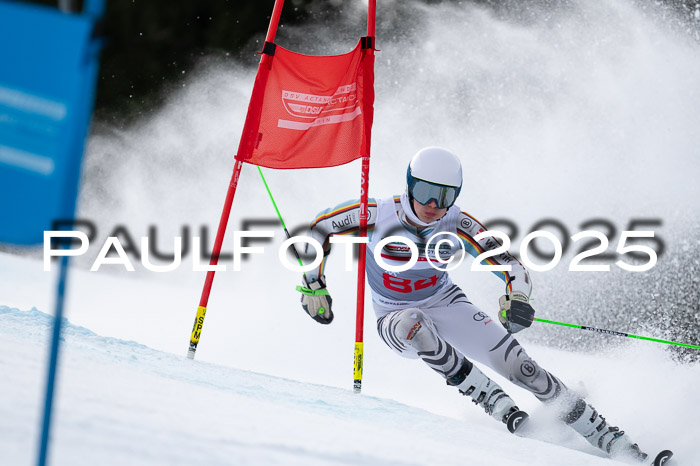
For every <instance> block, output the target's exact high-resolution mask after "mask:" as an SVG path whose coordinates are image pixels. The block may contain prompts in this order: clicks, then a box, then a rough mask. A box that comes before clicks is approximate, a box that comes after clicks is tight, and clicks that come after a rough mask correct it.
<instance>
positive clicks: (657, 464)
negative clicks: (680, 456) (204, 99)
mask: <svg viewBox="0 0 700 466" xmlns="http://www.w3.org/2000/svg"><path fill="white" fill-rule="evenodd" d="M672 456H673V452H672V451H671V450H664V451H662V452H661V453H659V454H658V455H656V458H654V462H653V463H651V464H652V466H662V465H664V464H666V462H667V461H668V460H670V459H671V457H672Z"/></svg>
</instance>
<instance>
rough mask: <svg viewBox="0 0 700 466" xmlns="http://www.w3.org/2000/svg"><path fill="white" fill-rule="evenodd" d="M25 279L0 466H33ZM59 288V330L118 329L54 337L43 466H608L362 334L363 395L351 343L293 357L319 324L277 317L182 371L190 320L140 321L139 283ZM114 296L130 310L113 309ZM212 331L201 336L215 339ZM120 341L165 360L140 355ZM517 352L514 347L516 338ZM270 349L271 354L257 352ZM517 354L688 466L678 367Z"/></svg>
mask: <svg viewBox="0 0 700 466" xmlns="http://www.w3.org/2000/svg"><path fill="white" fill-rule="evenodd" d="M40 269H41V263H40V262H38V261H34V260H31V259H21V258H17V257H14V256H8V255H5V254H3V255H0V270H2V271H3V272H8V271H12V275H13V276H12V277H11V278H8V276H7V274H6V273H4V276H3V277H2V278H3V280H2V282H1V284H0V296H2V297H3V299H4V300H5V302H8V303H13V304H11V305H9V306H8V305H0V341H1V342H2V343H1V348H2V351H0V373H2V374H3V382H2V384H0V396H1V399H2V402H1V403H0V455H1V456H2V458H3V464H11V465H24V464H31V463H32V462H33V461H34V460H35V451H36V445H37V439H38V432H39V426H40V420H41V408H42V406H43V403H42V397H43V390H44V377H45V363H46V356H47V343H48V340H49V335H50V323H51V317H50V316H48V315H47V314H46V313H44V312H42V311H41V310H39V309H36V308H31V306H29V305H27V304H18V303H21V302H25V303H29V302H36V303H39V307H40V308H44V307H45V306H49V307H50V304H48V303H46V302H45V299H44V298H43V297H42V296H41V294H43V292H44V291H45V290H44V289H43V288H42V287H41V286H39V287H36V288H34V289H33V290H32V284H42V283H47V282H50V281H51V280H48V279H47V277H44V280H38V281H37V280H36V274H39V273H43V272H40ZM46 275H51V274H46ZM70 279H71V280H72V281H71V283H72V286H71V289H72V291H71V295H72V297H71V298H70V303H71V305H70V306H69V307H70V311H71V312H70V314H69V316H68V317H69V320H73V321H78V322H92V321H94V319H95V318H96V317H95V316H94V315H91V314H97V315H98V317H97V319H98V320H99V319H101V320H105V316H107V315H109V316H111V318H108V319H106V320H107V321H114V322H117V321H121V322H122V324H123V329H119V328H118V326H116V325H113V326H111V327H113V328H112V330H111V331H110V332H107V333H109V334H120V333H121V334H123V335H124V336H125V338H123V339H118V338H113V337H106V336H100V335H98V334H96V333H95V332H93V331H92V330H90V329H88V328H86V327H83V326H78V325H75V324H68V325H67V326H66V327H65V328H64V342H63V353H62V359H61V361H62V364H61V372H60V375H59V379H58V391H57V401H56V404H55V406H56V411H55V417H54V430H53V443H52V451H51V453H52V457H51V459H52V461H53V464H56V465H67V464H101V465H123V464H143V465H159V464H162V465H173V464H251V465H258V464H284V465H288V464H299V465H302V464H303V465H317V464H318V465H321V464H368V465H375V464H376V465H384V464H387V465H388V464H391V465H404V464H405V465H432V464H454V465H461V464H465V463H469V464H477V465H510V464H513V465H516V464H517V465H522V464H543V465H552V466H554V465H562V464H566V465H593V464H606V462H608V463H607V464H610V463H609V461H610V460H607V459H603V458H599V457H598V456H597V452H596V451H595V450H594V449H593V448H592V447H590V446H588V444H587V443H585V441H583V440H582V439H580V438H578V437H576V435H574V434H572V433H571V432H568V430H567V429H562V428H561V427H560V426H559V425H558V424H556V423H555V422H554V421H552V420H551V419H550V415H549V413H548V412H547V411H546V410H544V409H543V408H541V407H540V406H539V403H538V402H537V401H535V400H534V398H533V397H531V396H530V395H529V394H527V393H525V392H524V391H522V390H520V389H518V388H516V387H513V386H511V385H510V384H508V382H506V381H504V380H503V379H501V378H500V377H498V376H496V379H497V380H498V381H499V382H500V383H501V384H503V386H504V387H508V390H509V391H510V392H511V394H512V396H514V397H515V398H516V400H517V401H518V403H519V404H520V405H521V407H523V408H525V409H527V410H528V411H530V412H531V413H532V427H533V428H534V430H533V432H532V433H531V435H532V436H533V437H534V438H535V439H530V438H518V437H515V436H513V435H511V434H509V433H508V432H507V431H506V430H505V428H504V426H502V425H499V424H497V423H495V422H494V421H492V420H491V419H490V418H488V417H487V416H486V415H485V414H484V413H482V412H481V411H480V410H479V409H477V408H476V407H474V406H473V405H472V404H471V403H469V402H468V399H466V398H464V397H462V396H460V395H459V394H457V393H456V392H455V391H454V390H453V389H451V388H450V387H446V386H444V382H442V381H441V380H439V377H438V376H436V375H435V374H434V373H432V371H430V370H429V369H427V368H425V367H423V366H422V365H421V364H420V363H419V362H418V361H408V360H401V359H400V358H397V357H395V356H394V355H393V354H392V353H391V352H390V351H389V350H388V349H387V348H384V347H382V346H381V343H380V342H378V341H377V340H378V339H377V337H376V336H375V335H374V332H373V329H372V326H371V321H370V322H368V325H367V329H366V330H367V332H366V334H367V337H366V339H367V349H366V352H365V356H366V358H367V360H366V370H365V385H364V388H363V394H361V395H357V394H354V393H353V392H352V389H351V384H352V381H351V380H350V379H351V367H352V355H351V351H352V350H351V347H352V338H351V337H350V338H345V340H346V341H345V344H338V343H335V344H327V343H323V346H318V342H317V343H316V345H315V346H314V347H315V348H316V350H312V349H311V347H309V348H306V347H305V344H304V343H303V342H304V341H305V340H308V339H311V338H316V335H315V333H317V332H315V331H312V330H316V329H321V326H316V327H314V326H308V325H307V323H308V322H310V323H312V324H313V325H316V324H315V323H313V322H312V321H310V319H306V318H304V316H303V315H301V313H300V312H297V310H296V309H290V310H289V312H288V313H290V314H293V317H294V319H293V321H294V323H286V324H285V325H284V326H283V327H282V328H280V329H278V330H275V331H271V330H270V326H269V325H262V324H260V323H256V321H255V319H247V318H246V315H245V314H244V313H241V314H239V315H238V317H240V319H235V320H236V321H238V322H239V323H240V327H241V328H240V330H241V333H247V334H252V335H254V336H253V337H252V338H251V339H250V340H248V339H247V338H246V341H247V342H248V344H254V343H253V342H255V341H258V342H260V343H259V344H258V345H257V346H254V347H252V348H249V350H248V351H247V352H245V353H240V354H235V355H230V356H229V361H240V362H241V363H240V364H237V363H235V362H233V363H231V364H230V365H220V364H213V363H209V362H205V360H206V359H208V358H207V353H208V351H206V350H205V348H207V346H208V345H207V344H206V343H205V342H206V340H204V338H210V339H214V338H216V337H214V336H212V333H213V332H209V334H207V335H206V337H205V336H203V340H202V342H203V343H202V345H201V348H202V352H201V354H198V358H197V360H195V361H191V360H188V359H187V358H186V357H185V356H184V355H185V352H186V347H187V334H188V330H189V325H188V324H189V323H190V320H191V318H192V317H193V314H192V313H191V312H186V313H184V314H188V315H186V316H184V318H182V319H181V318H178V317H177V314H179V313H178V312H168V311H167V310H165V311H161V312H159V319H158V322H155V321H152V319H151V318H150V317H151V314H153V312H152V311H149V310H148V306H149V305H150V304H149V303H148V300H143V299H142V298H144V297H145V296H146V294H145V293H144V292H143V291H142V290H141V286H143V283H140V282H139V281H133V282H131V283H130V282H128V281H126V282H124V281H122V282H119V281H118V280H114V279H112V280H108V281H110V282H111V283H112V284H113V286H112V289H116V288H117V286H118V292H114V293H110V294H107V293H109V292H108V291H106V290H107V288H105V286H104V284H103V283H101V282H102V281H103V280H104V277H101V276H100V275H99V274H89V273H86V272H80V271H73V273H72V275H71V277H70ZM171 291H172V293H170V294H168V293H165V292H163V290H162V289H158V288H154V289H153V292H154V293H156V294H157V295H158V297H159V298H158V301H160V302H161V306H162V309H175V308H176V307H177V306H178V304H177V303H178V301H180V299H181V298H180V296H178V294H177V292H176V290H174V289H173V290H171ZM27 293H34V296H31V295H28V294H27ZM76 296H79V297H80V298H79V299H76ZM124 296H126V297H129V296H131V297H137V298H139V299H136V300H134V299H130V298H126V299H125V300H124V301H122V299H121V298H120V297H124ZM128 301H133V304H131V305H130V304H128V303H127V302H128ZM79 302H83V303H86V304H85V306H87V307H83V306H82V305H79V304H78V303H79ZM92 306H100V308H99V309H98V308H96V307H95V308H93V307H92ZM129 307H136V309H130V308H129ZM185 307H186V306H185ZM214 309H215V308H214ZM190 311H191V309H190ZM189 314H192V315H189ZM140 315H141V316H142V318H141V317H139V316H140ZM215 315H216V313H214V312H212V314H211V316H212V317H214V316H215ZM99 316H102V317H99ZM341 319H342V318H341ZM215 320H216V319H212V322H213V321H215ZM307 320H308V322H307ZM173 321H181V322H180V325H181V326H183V327H184V328H181V329H179V331H177V332H175V333H176V334H178V335H179V338H178V339H176V340H177V341H176V342H173V343H174V344H173V343H170V340H171V337H170V336H169V332H170V331H169V330H168V329H169V328H171V327H173ZM212 322H207V323H206V325H210V326H212V327H213V326H215V324H213V323H212ZM290 322H291V321H290ZM341 322H342V320H341ZM335 324H336V323H334V325H335ZM341 325H342V324H341ZM107 326H110V325H108V324H107ZM331 327H333V326H331ZM127 328H129V329H131V331H127V330H126V329H127ZM326 329H327V330H329V331H331V330H332V329H331V328H326ZM272 332H274V334H273V333H272ZM228 333H229V334H230V335H231V338H236V336H235V335H234V334H237V333H238V332H236V330H235V329H234V328H231V327H228ZM145 334H148V336H143V335H145ZM129 335H133V336H136V338H138V340H137V341H148V342H150V343H151V345H152V346H161V347H170V348H169V349H170V350H171V351H170V352H167V351H161V350H156V349H153V348H149V347H148V346H144V345H143V344H141V343H138V342H136V341H133V340H130V339H129V338H130V337H129ZM138 335H142V336H140V337H139V336H138ZM519 338H520V341H521V342H522V343H523V344H525V345H527V340H528V339H527V336H526V335H523V336H522V337H519ZM271 339H274V340H277V341H276V342H275V344H272V345H270V346H268V345H267V344H266V342H268V341H270V340H271ZM321 340H323V339H321ZM277 345H280V349H277V348H276V346H277ZM312 346H313V345H312ZM528 346H529V352H530V353H531V355H533V356H534V357H535V358H536V359H537V360H538V361H539V362H540V363H541V364H543V365H544V366H545V367H547V368H548V369H550V370H552V371H553V372H555V373H556V374H557V375H558V376H560V377H561V378H562V379H564V380H565V381H566V382H567V383H569V384H570V385H572V386H574V387H576V388H577V389H580V390H583V391H584V392H586V393H587V394H588V399H589V400H590V401H591V402H592V403H593V404H594V405H595V406H596V407H597V408H598V409H599V410H600V411H601V412H602V413H603V414H604V415H605V416H606V417H607V418H608V419H609V420H611V422H613V423H615V424H617V425H619V426H621V427H622V428H623V429H624V430H626V431H627V432H628V433H629V434H630V435H632V436H633V438H634V439H635V440H636V441H638V442H639V444H640V445H642V446H643V448H645V449H647V450H649V451H650V452H651V451H655V450H659V449H661V448H671V449H673V450H674V451H675V452H676V455H677V456H676V458H675V460H676V464H678V465H679V466H680V465H695V464H699V463H700V453H698V451H697V448H696V447H695V441H696V438H697V434H698V430H697V427H696V426H695V419H698V416H700V404H698V403H695V402H694V401H692V400H693V399H694V392H695V387H697V386H698V384H700V371H698V370H697V367H695V366H690V367H688V366H683V365H678V364H677V363H675V362H673V361H672V360H670V359H669V357H668V356H667V355H666V354H665V353H664V352H663V351H662V350H661V349H660V348H659V347H655V346H652V345H651V344H649V343H646V342H636V341H635V342H630V343H629V344H627V345H624V346H623V347H621V348H616V349H615V350H614V351H613V350H611V351H610V352H608V353H597V354H579V353H571V352H566V351H561V350H553V349H548V348H545V347H541V346H538V345H528ZM252 353H254V355H255V360H256V361H258V367H257V370H255V371H252V370H242V369H239V368H235V367H236V366H246V365H249V364H250V365H252V363H251V362H250V361H251V357H252V356H253V354H252ZM214 359H215V358H214ZM281 367H286V368H287V369H286V370H281V369H280V368H281ZM270 374H271V375H270ZM279 375H282V377H280V376H279ZM397 400H398V401H397Z"/></svg>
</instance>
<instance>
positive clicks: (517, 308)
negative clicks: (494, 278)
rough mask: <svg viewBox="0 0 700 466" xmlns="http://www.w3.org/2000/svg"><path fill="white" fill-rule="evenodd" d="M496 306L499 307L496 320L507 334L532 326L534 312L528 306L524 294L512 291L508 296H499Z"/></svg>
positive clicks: (528, 303)
mask: <svg viewBox="0 0 700 466" xmlns="http://www.w3.org/2000/svg"><path fill="white" fill-rule="evenodd" d="M498 304H500V306H501V312H499V313H498V320H500V321H501V324H502V325H503V326H504V327H505V328H506V330H508V332H509V333H518V332H519V331H521V330H523V329H525V328H528V327H529V326H530V325H532V321H533V319H534V318H535V310H534V309H533V308H532V306H530V302H529V299H528V297H527V295H526V294H525V293H520V292H519V291H514V292H512V293H511V294H510V295H505V296H501V298H500V299H499V300H498Z"/></svg>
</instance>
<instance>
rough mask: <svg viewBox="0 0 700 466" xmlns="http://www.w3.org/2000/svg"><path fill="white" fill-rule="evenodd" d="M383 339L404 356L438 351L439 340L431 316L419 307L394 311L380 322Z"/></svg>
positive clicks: (415, 355)
mask: <svg viewBox="0 0 700 466" xmlns="http://www.w3.org/2000/svg"><path fill="white" fill-rule="evenodd" d="M379 334H380V336H381V337H382V339H383V340H384V341H385V342H386V343H387V344H388V345H389V346H390V347H391V348H392V349H393V350H394V351H397V352H398V353H399V354H401V355H402V356H404V357H411V358H413V357H418V354H417V353H422V352H430V351H436V349H437V348H438V341H437V337H436V335H435V327H434V325H433V322H432V320H430V317H428V316H426V315H425V314H424V313H423V311H421V310H420V309H417V308H410V309H404V310H401V311H397V312H394V313H392V314H390V315H388V316H386V317H385V318H384V319H382V322H381V323H380V329H379Z"/></svg>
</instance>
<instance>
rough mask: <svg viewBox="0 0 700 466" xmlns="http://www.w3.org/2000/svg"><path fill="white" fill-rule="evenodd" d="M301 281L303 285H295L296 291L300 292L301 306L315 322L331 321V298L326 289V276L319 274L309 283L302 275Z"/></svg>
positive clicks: (325, 322) (324, 322) (326, 322)
mask: <svg viewBox="0 0 700 466" xmlns="http://www.w3.org/2000/svg"><path fill="white" fill-rule="evenodd" d="M302 283H303V284H304V286H297V291H299V292H301V307H303V308H304V310H305V311H306V313H307V314H309V315H310V316H311V318H312V319H313V320H315V321H316V322H319V323H321V324H330V323H331V322H333V311H332V310H331V304H332V303H333V300H332V299H331V295H330V294H328V290H327V289H326V277H325V276H324V275H321V276H320V277H318V278H317V279H316V280H314V281H312V282H311V283H309V282H307V281H306V276H304V278H302Z"/></svg>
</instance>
